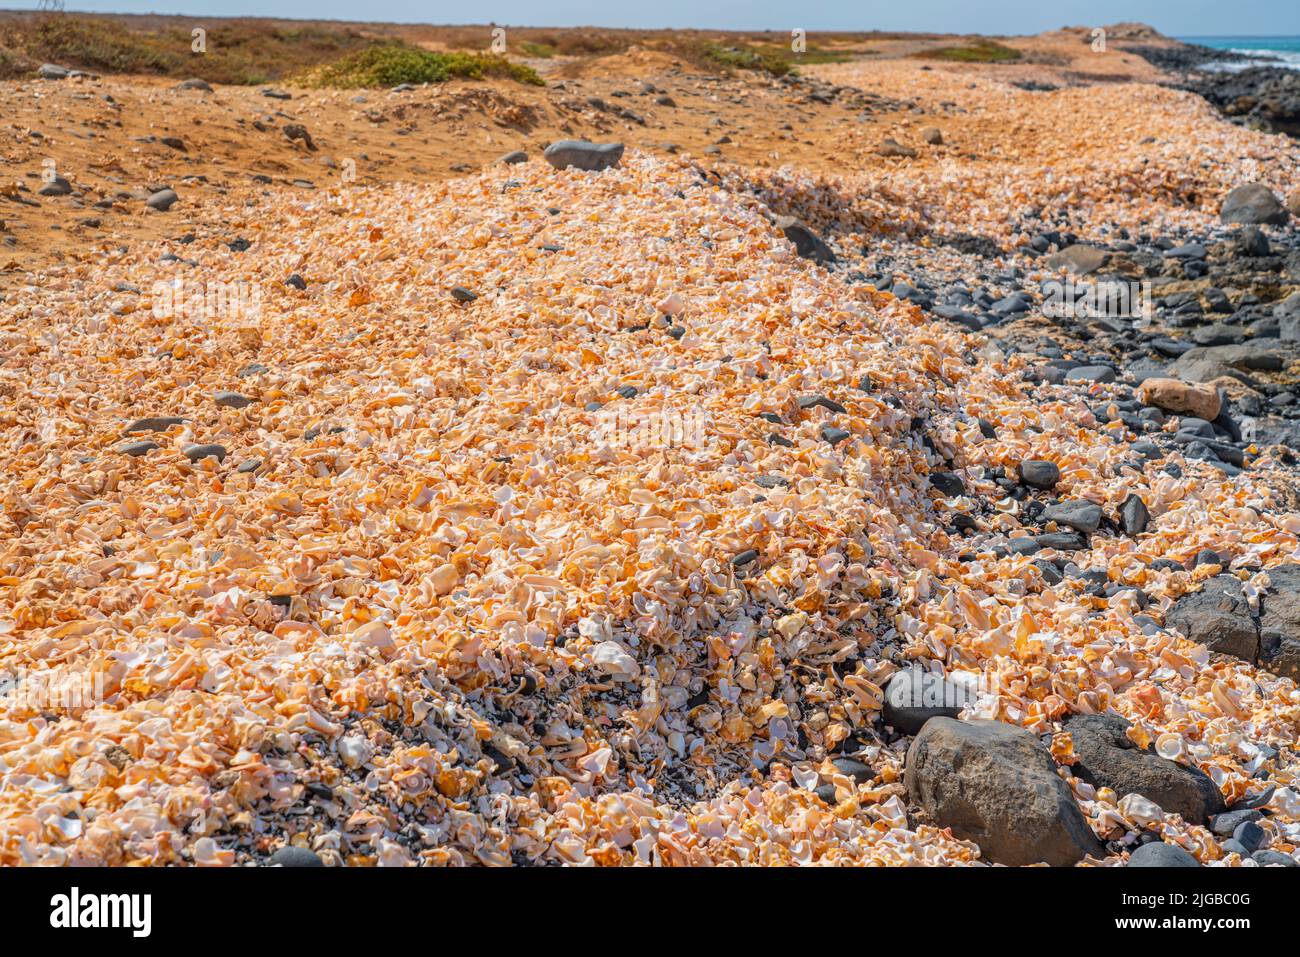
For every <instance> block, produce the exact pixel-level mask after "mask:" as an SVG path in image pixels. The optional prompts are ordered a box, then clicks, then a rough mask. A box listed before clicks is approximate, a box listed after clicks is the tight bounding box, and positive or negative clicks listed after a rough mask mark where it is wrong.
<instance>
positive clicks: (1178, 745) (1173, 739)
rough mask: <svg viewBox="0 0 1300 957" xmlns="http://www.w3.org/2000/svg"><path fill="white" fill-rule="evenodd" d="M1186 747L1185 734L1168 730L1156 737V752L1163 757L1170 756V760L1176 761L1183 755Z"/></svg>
mask: <svg viewBox="0 0 1300 957" xmlns="http://www.w3.org/2000/svg"><path fill="white" fill-rule="evenodd" d="M1185 751H1186V748H1185V747H1184V746H1183V736H1182V735H1181V734H1173V733H1171V732H1166V733H1165V734H1162V735H1160V737H1158V738H1156V754H1158V755H1160V756H1161V757H1162V758H1168V759H1169V760H1170V761H1176V760H1178V759H1179V758H1181V757H1182V756H1183V753H1184V752H1185Z"/></svg>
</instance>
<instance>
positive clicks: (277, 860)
mask: <svg viewBox="0 0 1300 957" xmlns="http://www.w3.org/2000/svg"><path fill="white" fill-rule="evenodd" d="M270 864H271V866H272V867H324V866H325V862H324V861H322V860H321V859H320V857H319V856H318V855H317V854H316V852H315V851H309V850H307V848H305V847H294V846H293V845H291V844H290V845H286V846H284V847H282V848H280V849H279V850H278V851H276V852H275V853H274V854H272V855H271V861H270Z"/></svg>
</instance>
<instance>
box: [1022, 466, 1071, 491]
mask: <svg viewBox="0 0 1300 957" xmlns="http://www.w3.org/2000/svg"><path fill="white" fill-rule="evenodd" d="M1016 470H1017V471H1018V472H1019V473H1020V481H1022V482H1024V483H1025V484H1026V485H1029V486H1032V487H1033V488H1040V489H1043V490H1044V491H1048V490H1050V489H1052V488H1055V487H1056V483H1057V482H1059V481H1060V480H1061V470H1060V469H1059V468H1057V467H1056V465H1055V464H1054V463H1052V462H1048V461H1047V460H1046V459H1025V461H1023V462H1021V463H1020V464H1019V465H1018V466H1017V467H1016Z"/></svg>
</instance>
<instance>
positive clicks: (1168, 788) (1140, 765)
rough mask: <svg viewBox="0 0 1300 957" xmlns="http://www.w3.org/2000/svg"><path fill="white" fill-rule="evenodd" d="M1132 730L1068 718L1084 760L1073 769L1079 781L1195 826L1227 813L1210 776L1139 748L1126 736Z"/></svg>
mask: <svg viewBox="0 0 1300 957" xmlns="http://www.w3.org/2000/svg"><path fill="white" fill-rule="evenodd" d="M1128 727H1129V725H1128V722H1127V721H1125V720H1124V719H1123V718H1121V717H1119V716H1118V715H1112V714H1087V715H1084V714H1079V715H1073V716H1071V717H1070V718H1067V719H1066V721H1065V730H1067V731H1069V732H1070V737H1071V738H1072V739H1073V740H1074V753H1075V754H1076V755H1077V756H1078V758H1079V760H1078V763H1076V764H1075V765H1074V766H1073V770H1074V774H1075V776H1076V777H1078V778H1080V779H1082V780H1084V781H1087V782H1088V783H1089V784H1091V785H1093V786H1094V787H1108V788H1113V789H1114V791H1115V793H1116V794H1118V795H1119V796H1120V797H1123V796H1124V795H1125V794H1141V795H1142V796H1143V797H1146V798H1149V799H1150V800H1152V801H1155V802H1156V803H1157V804H1159V805H1160V806H1161V807H1162V808H1163V809H1164V810H1166V811H1173V812H1174V813H1176V814H1181V815H1182V816H1183V818H1184V819H1185V820H1187V821H1189V822H1191V823H1194V824H1204V823H1205V822H1206V820H1207V819H1208V818H1209V817H1210V816H1211V815H1214V814H1218V813H1220V812H1221V811H1223V809H1224V804H1223V794H1222V793H1221V792H1220V791H1219V789H1218V788H1217V787H1216V786H1215V784H1214V782H1213V781H1211V780H1210V778H1209V776H1208V775H1206V774H1205V773H1204V772H1202V771H1200V770H1199V769H1197V768H1193V767H1189V766H1187V765H1185V764H1178V763H1177V762H1174V761H1169V760H1167V759H1165V758H1162V757H1160V755H1158V754H1156V753H1155V752H1154V751H1147V750H1143V749H1142V748H1139V747H1138V746H1137V744H1135V743H1134V742H1133V741H1131V740H1130V739H1129V737H1128V735H1127V734H1125V732H1126V731H1127V730H1128Z"/></svg>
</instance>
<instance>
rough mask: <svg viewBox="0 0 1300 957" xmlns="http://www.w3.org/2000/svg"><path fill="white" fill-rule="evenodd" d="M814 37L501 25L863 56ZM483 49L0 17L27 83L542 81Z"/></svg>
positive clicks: (721, 60) (456, 43)
mask: <svg viewBox="0 0 1300 957" xmlns="http://www.w3.org/2000/svg"><path fill="white" fill-rule="evenodd" d="M198 28H202V29H203V30H204V31H206V32H205V35H204V38H203V39H204V43H203V47H204V49H203V50H202V51H195V50H194V49H193V48H192V43H193V35H192V31H193V30H195V29H198ZM816 36H817V41H818V43H817V44H815V43H813V42H812V39H811V38H809V42H808V46H807V49H806V50H805V52H803V53H795V52H793V51H792V50H791V49H790V37H789V35H788V34H785V33H783V32H781V31H759V32H748V33H740V32H737V33H721V32H714V31H691V30H686V31H677V30H606V29H591V28H583V29H572V30H568V29H555V28H545V27H535V28H511V29H510V30H509V35H508V44H509V46H508V50H507V53H508V54H509V55H510V56H518V57H527V58H530V59H533V60H550V59H557V58H559V59H566V60H573V61H581V60H584V59H588V58H591V57H598V56H609V55H611V54H619V53H627V52H629V51H632V50H635V49H643V50H653V51H658V52H661V53H666V54H668V55H670V56H673V57H675V58H678V59H680V60H682V61H683V62H684V63H687V64H689V65H690V66H691V68H692V69H695V70H698V71H700V72H709V73H728V72H733V71H742V70H748V71H753V72H757V73H762V74H766V75H769V76H784V75H786V74H789V73H793V72H795V71H796V70H797V68H798V67H799V65H800V64H813V63H832V62H841V61H845V60H851V59H853V58H854V57H855V56H860V55H864V54H869V53H872V52H874V51H873V50H871V49H869V48H866V47H865V46H864V41H865V40H866V39H867V38H868V35H866V34H817V35H816ZM884 36H886V35H884V34H873V35H869V38H870V39H876V38H881V37H884ZM491 40H492V35H491V33H490V28H489V27H487V26H479V27H470V26H462V27H442V26H430V25H423V24H382V23H368V24H341V23H332V22H329V21H286V20H269V19H253V18H234V19H223V18H194V17H185V16H160V15H141V16H131V15H115V14H32V13H17V12H5V11H0V79H3V78H15V77H28V76H31V75H33V73H34V71H35V68H36V67H37V66H38V65H39V64H41V63H44V62H50V63H57V64H59V65H61V66H66V67H70V68H74V69H81V70H88V71H91V72H95V73H105V74H109V73H140V74H151V75H156V76H171V77H177V78H185V77H191V76H196V77H201V78H202V79H204V80H207V81H209V82H211V83H231V84H245V85H247V84H261V83H269V82H273V81H277V80H280V81H289V80H297V81H301V82H307V83H310V84H312V85H316V86H329V87H370V86H374V87H382V86H395V85H397V84H400V83H436V82H441V81H444V80H447V79H452V78H467V79H476V78H493V77H503V78H508V79H513V80H517V81H519V82H521V83H533V84H536V83H541V82H542V81H541V79H540V78H539V77H538V76H537V74H536V73H535V72H534V71H533V70H532V69H531V68H530V67H528V66H526V65H522V64H517V63H512V62H511V61H510V60H509V59H508V58H507V57H506V56H500V55H495V54H490V53H486V52H484V51H485V50H486V48H487V47H488V45H489V43H490V42H491ZM818 44H820V45H818ZM426 47H427V48H431V49H426ZM954 49H956V48H954ZM1004 49H1005V48H1004ZM1008 52H1011V53H1013V54H1014V51H1008Z"/></svg>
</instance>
